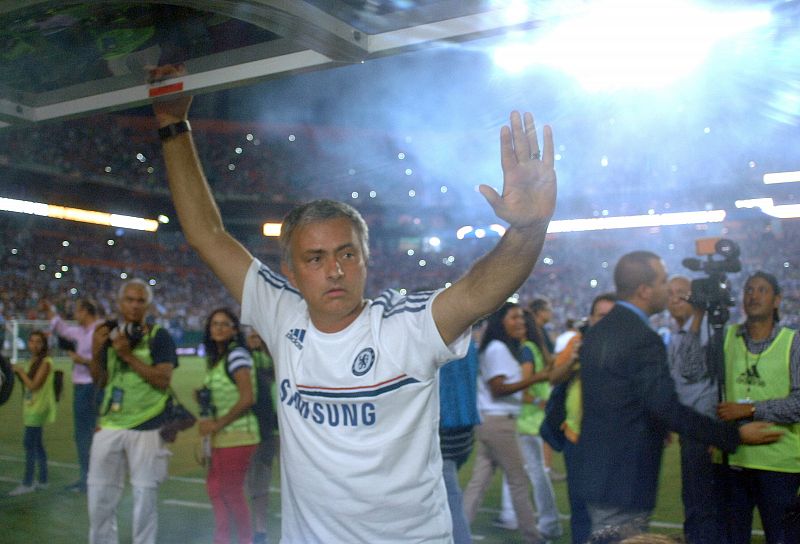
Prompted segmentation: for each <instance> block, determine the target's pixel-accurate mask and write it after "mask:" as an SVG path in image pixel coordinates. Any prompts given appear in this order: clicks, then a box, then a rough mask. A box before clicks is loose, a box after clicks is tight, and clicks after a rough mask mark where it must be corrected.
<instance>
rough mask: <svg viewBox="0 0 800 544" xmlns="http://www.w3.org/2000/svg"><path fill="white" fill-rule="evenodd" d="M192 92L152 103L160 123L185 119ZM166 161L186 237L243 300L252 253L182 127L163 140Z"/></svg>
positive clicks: (167, 72) (167, 73) (169, 73)
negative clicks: (228, 226) (226, 218)
mask: <svg viewBox="0 0 800 544" xmlns="http://www.w3.org/2000/svg"><path fill="white" fill-rule="evenodd" d="M158 70H159V71H158V73H156V74H154V76H153V77H155V78H159V79H163V78H165V77H174V76H180V75H182V74H181V72H180V71H179V70H178V69H177V68H175V67H161V68H160V69H158ZM190 104H191V97H182V98H177V99H174V100H169V101H162V102H155V103H154V104H153V110H154V111H155V114H156V118H157V120H158V124H159V126H160V127H165V126H168V125H171V124H173V123H177V122H180V121H185V120H186V119H187V117H188V113H189V106H190ZM163 149H164V162H165V163H166V165H167V178H168V180H169V189H170V192H171V193H172V201H173V203H174V204H175V210H176V211H177V213H178V219H179V220H180V223H181V228H182V229H183V234H184V236H185V237H186V241H187V242H188V243H189V245H190V246H192V248H194V250H195V251H197V253H198V254H199V255H200V257H201V258H202V259H203V260H204V261H205V262H206V264H208V266H209V267H211V270H212V271H213V272H214V274H216V276H217V277H218V278H219V279H220V281H222V283H223V285H225V287H226V288H227V289H228V291H229V292H230V293H231V294H232V295H233V297H234V298H235V299H236V300H237V301H238V302H241V301H242V291H243V290H244V280H245V277H246V276H247V270H248V269H249V267H250V264H251V263H252V261H253V256H252V255H251V254H250V252H249V251H247V249H245V248H244V246H242V245H241V244H240V243H239V242H238V241H237V240H236V239H235V238H233V236H231V235H230V234H229V233H228V232H227V231H226V230H225V227H224V225H223V223H222V216H221V215H220V212H219V208H218V207H217V204H216V202H214V197H213V196H212V193H211V188H210V187H209V185H208V182H207V181H206V177H205V174H204V173H203V168H202V166H201V164H200V159H199V158H198V156H197V150H196V149H195V146H194V141H193V140H192V135H191V132H183V133H181V134H178V135H176V136H173V137H171V138H168V139H167V140H166V141H164V143H163Z"/></svg>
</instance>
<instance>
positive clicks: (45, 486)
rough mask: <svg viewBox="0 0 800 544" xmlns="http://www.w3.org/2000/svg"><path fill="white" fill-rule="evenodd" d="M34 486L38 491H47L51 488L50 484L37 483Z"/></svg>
mask: <svg viewBox="0 0 800 544" xmlns="http://www.w3.org/2000/svg"><path fill="white" fill-rule="evenodd" d="M33 485H34V487H35V488H36V489H47V488H48V487H50V484H48V483H36V484H33Z"/></svg>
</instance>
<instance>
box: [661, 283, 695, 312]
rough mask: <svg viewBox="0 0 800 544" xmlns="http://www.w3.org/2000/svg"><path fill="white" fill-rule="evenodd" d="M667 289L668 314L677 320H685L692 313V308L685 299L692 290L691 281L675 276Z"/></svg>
mask: <svg viewBox="0 0 800 544" xmlns="http://www.w3.org/2000/svg"><path fill="white" fill-rule="evenodd" d="M668 289H669V301H668V303H667V309H668V310H669V314H670V315H671V316H672V317H673V318H675V319H677V320H678V321H686V320H687V319H689V317H690V316H691V315H692V313H694V308H692V305H691V304H689V303H688V302H687V301H686V299H687V298H688V297H689V294H690V293H691V290H692V285H691V283H690V282H689V280H686V279H684V278H675V279H673V280H671V281H670V282H669V287H668Z"/></svg>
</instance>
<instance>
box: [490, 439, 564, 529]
mask: <svg viewBox="0 0 800 544" xmlns="http://www.w3.org/2000/svg"><path fill="white" fill-rule="evenodd" d="M518 440H519V450H520V453H522V458H523V459H524V460H525V470H526V471H527V473H528V478H529V479H530V481H531V484H532V485H533V502H534V504H535V505H536V512H537V513H538V515H539V521H538V524H537V526H536V528H537V529H539V532H540V533H542V535H547V536H548V537H551V538H553V539H555V538H558V537H560V536H561V534H562V530H561V522H560V521H559V519H558V508H557V507H556V494H555V492H554V491H553V484H552V482H550V476H549V475H548V474H547V471H546V470H545V466H544V449H543V447H544V442H543V441H542V439H541V437H540V436H538V435H533V434H520V435H519V437H518ZM501 502H502V510H501V512H500V519H501V520H504V521H508V522H510V523H511V525H517V516H516V515H515V514H514V506H513V504H512V503H511V493H510V492H509V490H508V482H507V480H506V478H505V476H504V477H503V492H502V501H501Z"/></svg>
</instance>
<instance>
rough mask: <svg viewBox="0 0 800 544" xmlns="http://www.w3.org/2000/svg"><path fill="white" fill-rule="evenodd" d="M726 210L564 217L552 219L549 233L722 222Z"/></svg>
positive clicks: (548, 229)
mask: <svg viewBox="0 0 800 544" xmlns="http://www.w3.org/2000/svg"><path fill="white" fill-rule="evenodd" d="M725 216H726V212H725V210H710V211H696V212H676V213H661V214H657V213H656V214H652V215H650V214H648V215H621V216H618V217H591V218H588V219H562V220H556V221H550V226H549V227H548V228H547V232H548V233H557V232H584V231H591V230H612V229H633V228H641V227H664V226H675V225H699V224H704V223H720V222H722V221H724V220H725Z"/></svg>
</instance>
